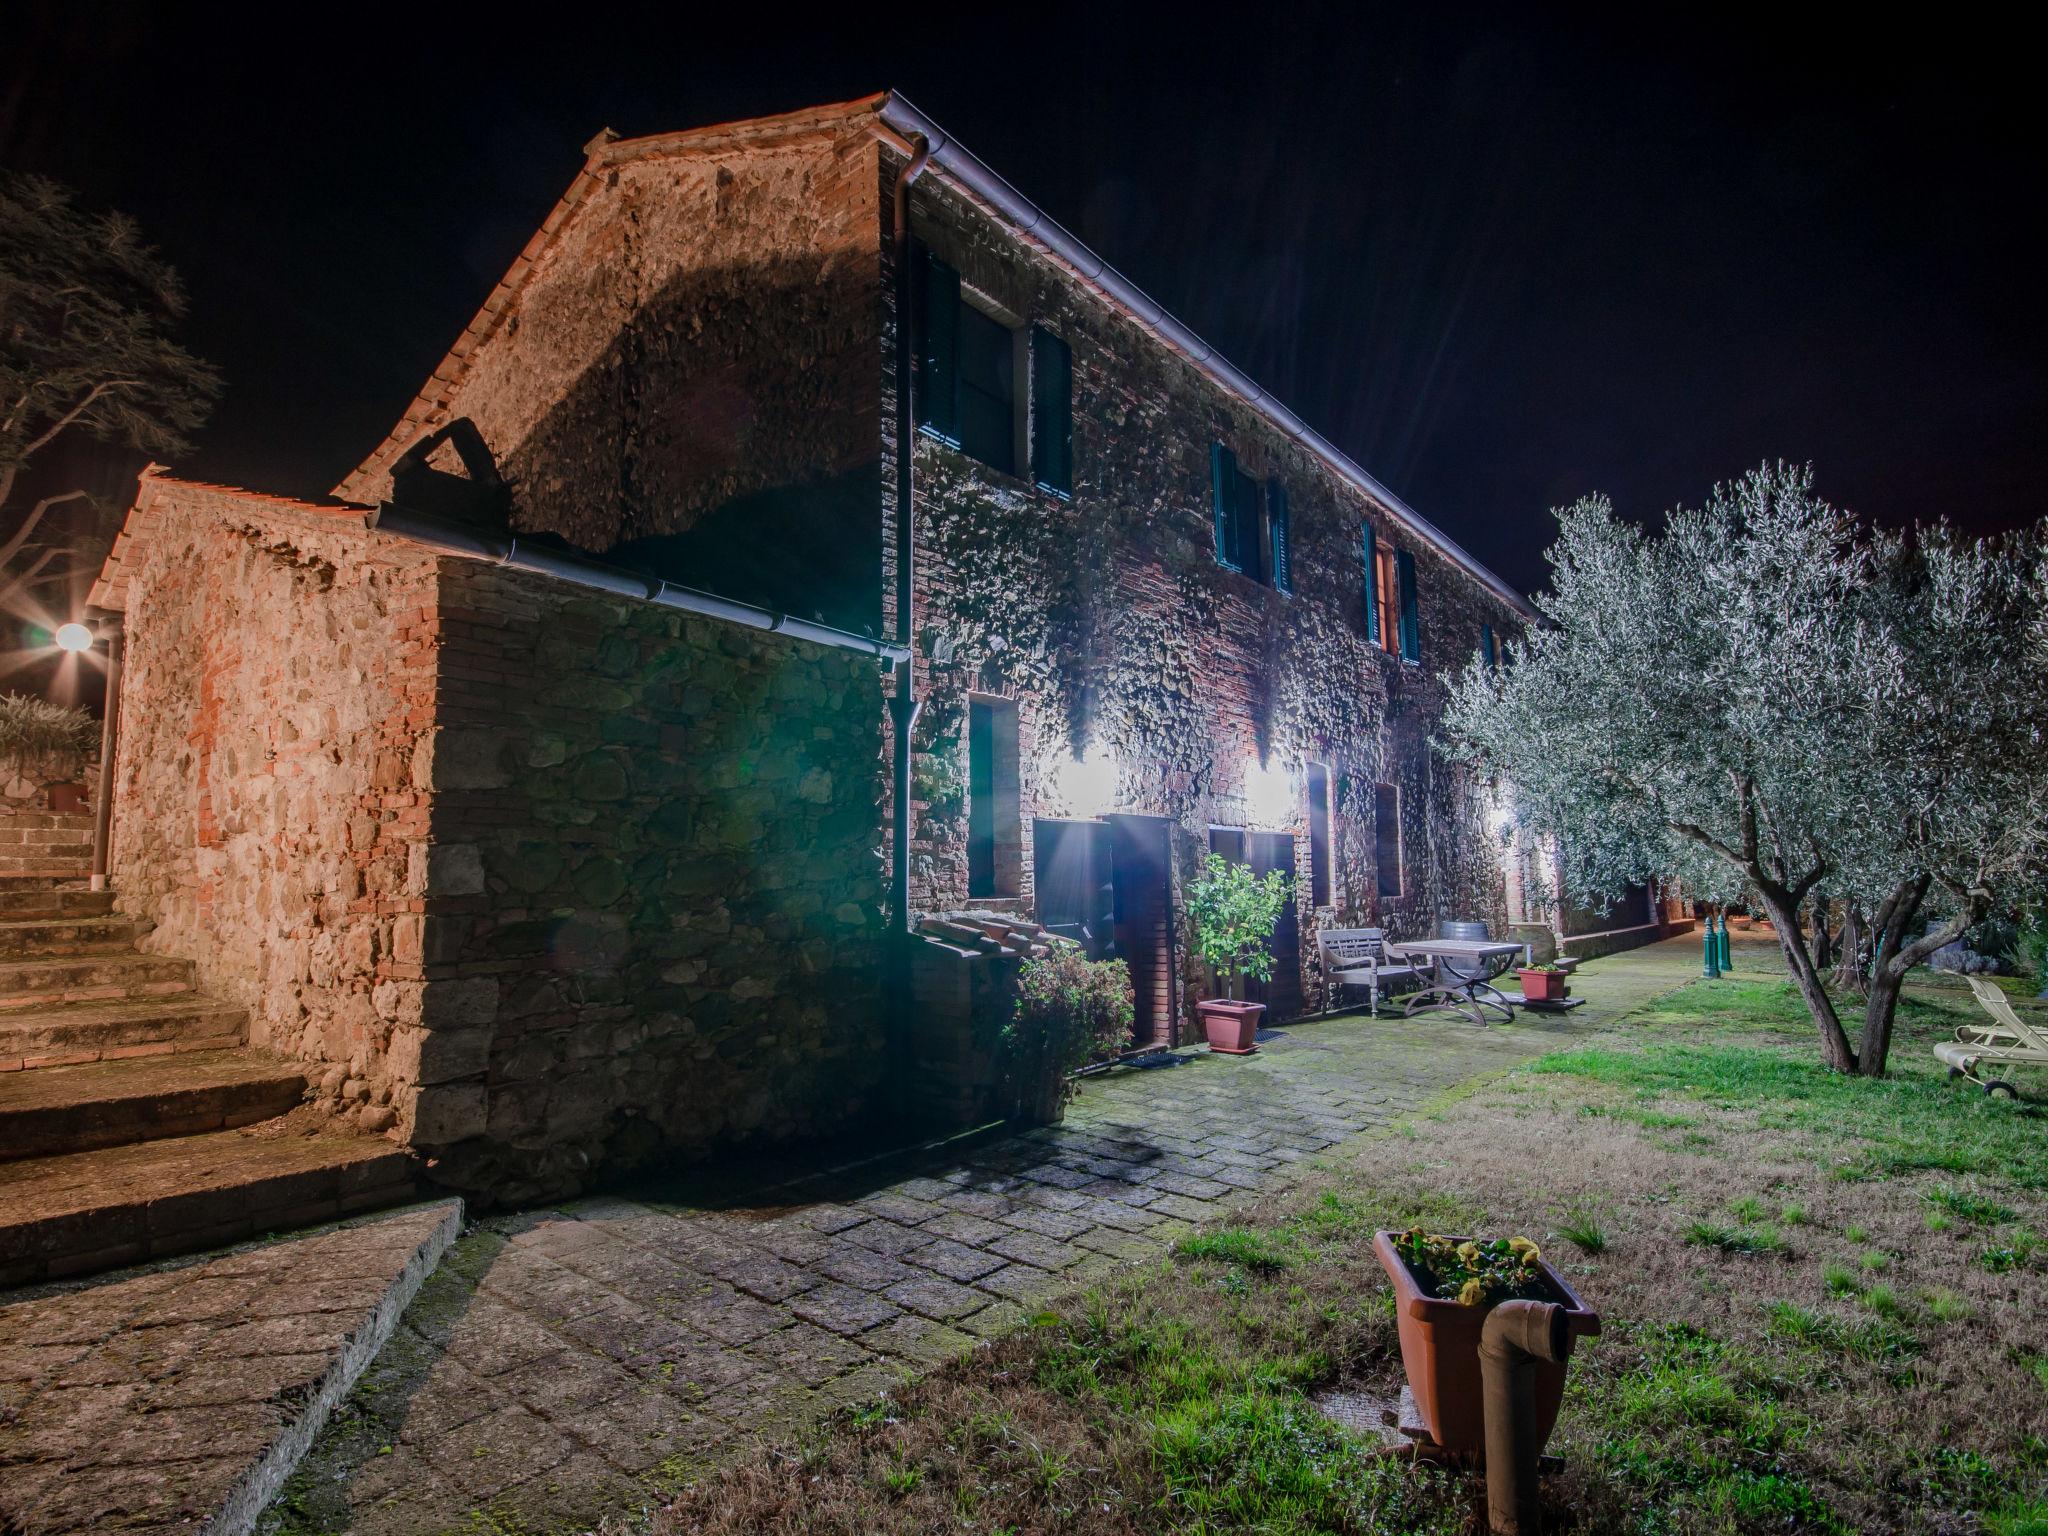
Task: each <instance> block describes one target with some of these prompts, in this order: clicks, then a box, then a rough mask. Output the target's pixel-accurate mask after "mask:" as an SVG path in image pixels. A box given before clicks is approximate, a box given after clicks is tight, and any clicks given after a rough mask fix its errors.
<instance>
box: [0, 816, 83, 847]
mask: <svg viewBox="0 0 2048 1536" xmlns="http://www.w3.org/2000/svg"><path fill="white" fill-rule="evenodd" d="M21 819H22V818H21V817H19V816H9V817H7V818H6V820H4V821H0V848H36V847H48V848H62V847H76V846H80V845H83V846H85V847H88V848H89V847H91V846H92V823H91V822H89V821H88V822H86V823H85V824H84V825H83V826H70V825H66V826H55V827H18V826H15V825H14V823H15V822H17V821H20V820H21Z"/></svg>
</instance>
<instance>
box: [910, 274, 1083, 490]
mask: <svg viewBox="0 0 2048 1536" xmlns="http://www.w3.org/2000/svg"><path fill="white" fill-rule="evenodd" d="M913 278H914V281H915V283H916V286H917V294H916V299H917V311H918V319H919V322H920V326H921V330H920V338H919V345H918V348H917V359H918V381H917V383H918V389H917V422H918V426H919V427H921V428H922V429H923V430H924V431H925V432H927V433H929V434H930V435H931V436H933V437H936V438H938V439H939V440H940V441H942V442H945V443H948V444H950V445H952V446H953V447H955V448H958V449H959V450H960V451H961V452H962V453H965V454H967V455H969V456H970V457H972V458H976V459H979V460H980V461H981V462H982V463H984V464H986V465H987V466H988V467H989V468H990V469H994V470H999V471H1001V472H1002V473H1003V474H1006V475H1014V474H1017V473H1019V472H1020V470H1021V469H1022V467H1023V465H1024V463H1025V461H1026V460H1027V458H1028V460H1029V462H1030V467H1031V475H1032V478H1033V480H1035V481H1036V482H1037V483H1038V484H1040V485H1042V486H1044V487H1045V489H1047V490H1050V491H1056V492H1058V493H1059V494H1060V495H1063V496H1064V495H1067V494H1069V493H1070V492H1071V491H1072V489H1073V383H1072V374H1073V361H1072V358H1071V355H1070V354H1069V352H1068V350H1067V345H1066V343H1065V342H1063V341H1061V340H1060V339H1059V338H1058V337H1057V336H1054V335H1053V334H1052V333H1051V332H1050V331H1047V330H1045V329H1044V328H1043V327H1037V326H1034V327H1032V328H1031V329H1030V331H1029V343H1028V345H1027V342H1026V331H1025V328H1024V327H1022V326H1018V325H1013V324H1011V323H1010V322H1009V321H1008V320H1006V319H1004V318H1003V317H1002V316H1001V315H1000V314H997V313H996V312H995V311H994V310H993V309H992V308H989V307H984V306H983V305H982V304H979V303H977V302H975V300H974V299H973V298H972V297H970V296H969V295H967V294H965V293H963V292H962V291H961V287H960V274H959V273H958V272H957V271H955V270H954V269H953V268H952V267H950V266H948V265H947V264H946V263H945V262H943V261H941V260H939V259H938V257H936V256H934V255H932V254H931V253H930V252H929V251H926V250H923V249H922V248H920V249H919V251H918V255H917V265H916V268H915V271H914V273H913ZM1027 378H1028V381H1029V382H1028V384H1027V383H1026V380H1027ZM1027 399H1028V400H1029V405H1030V408H1029V410H1026V408H1025V405H1026V401H1027Z"/></svg>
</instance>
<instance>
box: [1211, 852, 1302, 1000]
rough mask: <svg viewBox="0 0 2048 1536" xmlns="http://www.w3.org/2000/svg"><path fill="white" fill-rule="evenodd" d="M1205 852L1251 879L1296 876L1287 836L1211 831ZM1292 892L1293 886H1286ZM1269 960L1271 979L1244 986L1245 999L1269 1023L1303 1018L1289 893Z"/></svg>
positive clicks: (1295, 920)
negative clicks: (1245, 867)
mask: <svg viewBox="0 0 2048 1536" xmlns="http://www.w3.org/2000/svg"><path fill="white" fill-rule="evenodd" d="M1209 851H1210V852H1211V853H1218V854H1221V855H1222V856H1223V857H1224V858H1225V859H1227V860H1228V861H1229V862H1231V863H1232V864H1249V865H1250V866H1251V871H1252V873H1253V874H1254V875H1257V876H1259V877H1260V878H1262V879H1263V878H1264V877H1265V876H1266V875H1267V874H1269V873H1271V872H1272V871H1273V870H1276V869H1277V870H1279V871H1280V872H1281V873H1282V874H1284V875H1285V876H1287V878H1288V880H1289V881H1290V882H1292V881H1293V880H1294V878H1295V867H1294V838H1293V836H1292V835H1291V834H1289V833H1286V832H1248V831H1246V830H1245V829H1244V828H1243V827H1211V828H1210V829H1209ZM1290 889H1291V887H1290ZM1266 951H1267V953H1268V954H1270V955H1271V956H1272V957H1273V977H1272V980H1270V981H1252V980H1249V979H1247V980H1246V982H1245V1000H1246V1001H1247V1002H1253V1003H1264V1004H1265V1005H1266V1017H1267V1018H1268V1019H1269V1020H1273V1021H1278V1020H1281V1019H1292V1018H1298V1017H1300V1015H1301V920H1300V918H1299V916H1298V915H1297V908H1296V903H1295V901H1294V899H1293V897H1292V895H1291V894H1290V896H1289V899H1288V900H1287V902H1286V903H1285V904H1284V905H1283V906H1282V907H1281V908H1280V921H1279V922H1277V923H1275V924H1274V925H1273V936H1272V938H1270V939H1269V940H1267V941H1266Z"/></svg>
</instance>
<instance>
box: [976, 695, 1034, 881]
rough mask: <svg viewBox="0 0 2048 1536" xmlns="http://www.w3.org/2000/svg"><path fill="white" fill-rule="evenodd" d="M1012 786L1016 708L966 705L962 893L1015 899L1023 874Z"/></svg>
mask: <svg viewBox="0 0 2048 1536" xmlns="http://www.w3.org/2000/svg"><path fill="white" fill-rule="evenodd" d="M1023 865H1024V844H1023V838H1022V808H1021V797H1020V795H1019V792H1018V786H1017V706H1016V704H1015V703H1013V702H1012V701H1010V700H1008V699H981V698H974V699H969V700H968V703H967V894H968V896H969V897H970V898H972V897H1000V896H1015V895H1016V894H1017V886H1018V878H1019V876H1020V875H1021V874H1022V872H1023Z"/></svg>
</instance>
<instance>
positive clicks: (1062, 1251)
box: [988, 1232, 1081, 1269]
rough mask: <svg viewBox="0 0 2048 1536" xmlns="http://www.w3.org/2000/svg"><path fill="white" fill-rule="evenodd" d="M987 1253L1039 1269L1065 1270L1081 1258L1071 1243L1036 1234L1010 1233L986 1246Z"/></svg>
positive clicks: (1079, 1252) (1078, 1251)
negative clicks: (997, 1254) (1032, 1265)
mask: <svg viewBox="0 0 2048 1536" xmlns="http://www.w3.org/2000/svg"><path fill="white" fill-rule="evenodd" d="M988 1251H989V1252H990V1253H999V1254H1001V1255H1002V1256H1003V1257H1004V1258H1006V1259H1014V1260H1016V1261H1017V1262H1018V1263H1020V1264H1035V1265H1037V1266H1038V1267H1039V1268H1040V1269H1065V1268H1066V1267H1067V1266H1068V1265H1069V1264H1072V1263H1073V1262H1074V1261H1075V1260H1077V1259H1078V1258H1080V1257H1081V1251H1080V1250H1079V1249H1077V1248H1075V1247H1074V1246H1073V1244H1072V1243H1071V1242H1059V1241H1055V1240H1054V1239H1052V1238H1050V1237H1040V1236H1039V1235H1038V1234H1037V1233H1036V1232H1012V1233H1010V1234H1009V1235H1008V1236H1007V1237H999V1238H997V1239H996V1240H995V1241H994V1242H992V1243H990V1244H989V1245H988Z"/></svg>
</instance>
